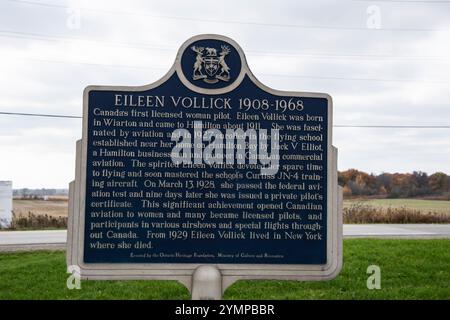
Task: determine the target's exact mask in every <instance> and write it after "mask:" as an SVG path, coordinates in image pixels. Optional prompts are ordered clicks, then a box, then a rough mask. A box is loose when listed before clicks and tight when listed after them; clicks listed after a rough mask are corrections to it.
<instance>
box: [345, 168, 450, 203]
mask: <svg viewBox="0 0 450 320" xmlns="http://www.w3.org/2000/svg"><path fill="white" fill-rule="evenodd" d="M338 181H339V185H341V186H342V187H343V188H344V190H343V191H344V197H347V198H348V197H352V196H355V197H356V196H380V197H387V198H413V197H436V198H440V199H447V200H450V176H448V175H447V174H445V173H443V172H436V173H433V174H431V175H428V174H427V173H426V172H421V171H414V172H412V173H382V174H379V175H375V174H373V173H371V174H368V173H366V172H363V171H359V170H356V169H349V170H346V171H341V172H339V174H338Z"/></svg>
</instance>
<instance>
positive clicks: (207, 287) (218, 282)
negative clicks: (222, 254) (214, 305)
mask: <svg viewBox="0 0 450 320" xmlns="http://www.w3.org/2000/svg"><path fill="white" fill-rule="evenodd" d="M221 299H222V274H221V273H220V270H219V269H218V268H217V267H216V266H210V265H205V266H199V267H198V268H197V269H195V271H194V273H193V275H192V300H221Z"/></svg>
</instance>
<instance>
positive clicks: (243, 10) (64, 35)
mask: <svg viewBox="0 0 450 320" xmlns="http://www.w3.org/2000/svg"><path fill="white" fill-rule="evenodd" d="M125 3H126V4H127V6H126V7H125V6H124V4H125ZM202 33H217V34H223V35H226V36H228V37H231V38H233V39H234V40H236V41H237V42H238V43H239V44H240V45H241V47H242V48H243V49H244V51H245V53H246V56H247V60H248V63H249V66H250V68H251V69H252V71H253V72H254V74H255V75H256V77H257V78H259V79H260V80H261V81H262V82H263V83H265V84H266V85H268V86H270V87H273V88H276V89H281V90H294V91H312V92H314V91H317V92H326V93H329V94H331V96H332V97H333V99H334V123H335V124H337V125H431V126H433V125H447V126H449V125H450V104H449V99H450V41H449V39H450V1H449V2H428V3H427V1H352V0H341V1H333V0H315V1H310V2H308V3H306V1H298V0H292V1H286V0H283V1H279V0H272V1H265V0H254V1H242V0H228V1H200V0H193V1H175V0H165V1H149V0H145V1H144V0H142V1H138V0H130V1H126V2H125V1H115V0H104V1H103V0H101V1H92V0H91V1H55V0H29V1H21V0H0V75H1V76H0V111H2V112H25V113H47V114H65V115H77V116H79V115H81V112H82V91H83V88H84V87H85V86H87V85H90V84H101V85H143V84H148V83H151V82H154V81H156V80H158V79H159V78H160V77H161V76H162V75H164V74H165V73H166V71H167V70H168V69H169V68H170V67H171V66H172V63H173V61H174V58H175V55H176V52H177V50H178V47H179V46H180V45H181V44H182V43H183V42H184V41H185V40H186V39H188V38H189V37H191V36H194V35H197V34H202ZM449 137H450V129H394V128H388V129H386V128H384V129H377V128H335V129H334V139H333V140H334V141H333V143H334V145H335V146H336V147H337V148H338V149H339V170H345V169H348V168H357V169H361V170H364V171H367V172H374V173H381V172H411V171H413V170H421V171H425V172H428V173H433V172H436V171H444V172H446V173H450V139H449ZM79 138H81V120H80V119H58V118H38V117H24V116H12V115H1V114H0V180H12V181H13V186H14V188H22V187H29V188H38V187H39V188H40V187H49V188H51V187H56V188H67V185H68V183H69V182H70V181H71V180H73V179H74V163H75V141H76V140H77V139H79Z"/></svg>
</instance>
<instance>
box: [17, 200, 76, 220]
mask: <svg viewBox="0 0 450 320" xmlns="http://www.w3.org/2000/svg"><path fill="white" fill-rule="evenodd" d="M13 211H14V213H15V214H16V215H17V216H27V215H28V213H30V212H31V213H32V214H34V215H46V214H47V215H49V216H52V217H58V216H63V217H67V214H68V201H67V199H66V200H48V201H44V200H18V199H14V200H13Z"/></svg>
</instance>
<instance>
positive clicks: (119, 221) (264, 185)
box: [77, 35, 338, 276]
mask: <svg viewBox="0 0 450 320" xmlns="http://www.w3.org/2000/svg"><path fill="white" fill-rule="evenodd" d="M331 112H332V109H331V98H330V96H328V95H327V94H320V93H301V92H286V91H277V90H273V89H270V88H268V87H266V86H264V85H262V84H261V83H260V82H259V81H258V80H257V79H256V78H255V77H254V76H253V74H252V73H251V72H250V70H249V69H248V66H247V63H246V61H245V57H244V54H243V52H242V50H241V49H240V47H239V46H238V45H237V44H236V43H235V42H234V41H233V40H231V39H229V38H226V37H223V36H217V35H201V36H196V37H193V38H191V39H189V40H188V41H186V42H185V43H184V44H183V46H182V47H181V49H180V50H179V53H178V55H177V58H176V61H175V64H174V66H173V67H172V69H171V70H170V71H169V72H168V73H167V74H166V75H165V76H164V77H163V79H161V80H160V81H158V82H157V83H154V84H151V85H147V86H142V87H109V86H89V87H87V88H86V90H85V93H84V124H83V144H82V146H83V147H82V151H81V153H82V156H81V158H82V162H81V165H80V177H81V178H80V179H81V180H80V183H79V189H80V198H82V199H83V200H81V201H80V202H79V203H80V208H79V211H80V212H81V215H80V219H79V223H77V225H78V227H79V228H82V230H81V233H80V237H79V239H78V241H79V243H80V244H81V247H80V251H79V252H80V253H81V254H80V260H82V262H83V264H84V266H85V267H86V266H89V265H95V266H101V265H107V266H108V267H109V268H114V266H115V265H117V266H119V265H122V264H123V265H127V266H131V265H145V266H152V265H153V264H155V266H156V265H157V264H169V265H170V266H171V268H174V269H176V268H177V267H176V266H177V265H178V264H179V265H180V266H183V265H190V266H195V265H203V264H218V265H228V264H230V265H233V266H235V267H236V266H237V267H236V268H239V265H242V266H244V265H248V266H250V265H251V266H255V265H256V266H257V265H279V266H281V265H287V266H304V268H305V269H304V270H312V271H315V272H316V273H314V272H313V273H311V274H312V275H313V276H314V274H317V275H320V270H324V269H325V268H324V266H330V265H331V264H332V261H331V260H332V259H335V257H336V255H337V253H336V252H335V251H336V249H335V248H337V247H338V244H337V243H336V241H337V240H336V239H334V240H333V239H331V237H334V235H333V234H334V232H337V231H336V230H331V229H333V228H336V226H337V223H338V222H337V220H336V216H334V218H333V217H332V215H333V208H332V207H335V206H336V203H337V200H336V197H335V196H333V192H334V193H336V190H337V186H336V184H335V182H334V181H333V179H334V178H335V166H334V164H333V161H335V155H334V154H333V149H332V147H331V137H332V134H331V128H332V126H331V121H332V114H331ZM333 197H334V199H332V198H333ZM336 212H337V211H336ZM333 219H334V220H333ZM330 228H331V229H330ZM333 257H334V258H333ZM308 266H310V268H309V269H308ZM320 266H322V267H320ZM315 267H317V268H316V269H314V268H315ZM333 268H334V269H333V270H332V271H335V269H336V268H337V267H333ZM287 270H291V269H287ZM302 270H303V269H302Z"/></svg>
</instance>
